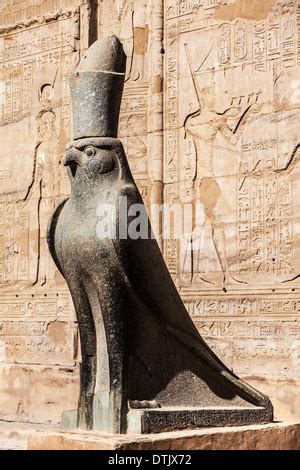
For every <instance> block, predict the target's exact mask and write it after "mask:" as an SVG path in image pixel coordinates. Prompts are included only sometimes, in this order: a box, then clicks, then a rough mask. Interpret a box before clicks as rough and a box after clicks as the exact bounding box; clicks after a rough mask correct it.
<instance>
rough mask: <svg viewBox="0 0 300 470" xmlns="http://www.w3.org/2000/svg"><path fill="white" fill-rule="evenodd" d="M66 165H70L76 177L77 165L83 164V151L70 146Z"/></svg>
mask: <svg viewBox="0 0 300 470" xmlns="http://www.w3.org/2000/svg"><path fill="white" fill-rule="evenodd" d="M64 166H68V167H70V170H71V174H72V176H73V178H75V176H76V172H77V167H78V166H82V161H81V152H79V151H78V150H77V149H76V148H74V147H68V148H67V152H66V156H65V161H64Z"/></svg>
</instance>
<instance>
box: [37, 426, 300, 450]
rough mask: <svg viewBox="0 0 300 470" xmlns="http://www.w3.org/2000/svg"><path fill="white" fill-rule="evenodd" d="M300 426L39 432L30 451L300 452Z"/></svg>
mask: <svg viewBox="0 0 300 470" xmlns="http://www.w3.org/2000/svg"><path fill="white" fill-rule="evenodd" d="M299 449H300V423H275V424H267V425H255V426H243V427H232V428H214V429H202V430H197V431H196V430H195V431H176V432H175V431H174V432H168V433H160V434H148V435H141V434H127V435H124V436H120V435H119V436H116V435H109V434H104V433H95V432H84V431H82V432H74V433H71V432H68V433H67V432H55V431H54V432H49V431H48V432H47V431H37V432H35V433H32V434H31V435H29V439H28V450H120V451H121V450H132V451H136V450H156V451H159V450H299Z"/></svg>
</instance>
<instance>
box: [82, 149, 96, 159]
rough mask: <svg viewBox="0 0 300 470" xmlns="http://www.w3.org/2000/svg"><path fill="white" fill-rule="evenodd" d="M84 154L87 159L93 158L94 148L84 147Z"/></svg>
mask: <svg viewBox="0 0 300 470" xmlns="http://www.w3.org/2000/svg"><path fill="white" fill-rule="evenodd" d="M84 153H85V154H86V156H87V157H93V156H94V155H95V154H96V150H95V149H94V147H86V148H85V149H84Z"/></svg>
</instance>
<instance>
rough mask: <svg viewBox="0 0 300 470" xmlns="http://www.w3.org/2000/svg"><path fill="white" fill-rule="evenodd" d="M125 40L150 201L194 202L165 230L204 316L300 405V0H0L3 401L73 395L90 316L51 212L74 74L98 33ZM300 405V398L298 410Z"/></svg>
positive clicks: (55, 417) (272, 387)
mask: <svg viewBox="0 0 300 470" xmlns="http://www.w3.org/2000/svg"><path fill="white" fill-rule="evenodd" d="M111 33H115V34H117V35H118V36H119V37H120V38H121V40H122V41H123V42H124V45H125V51H126V53H127V56H128V62H127V77H126V86H125V92H124V97H123V104H122V113H121V119H120V129H119V130H120V136H121V138H122V140H123V142H124V145H125V150H126V152H127V155H128V156H129V160H130V165H131V168H132V170H133V173H134V175H135V178H136V180H137V183H138V185H139V188H140V190H141V193H142V195H143V197H144V199H145V201H146V203H147V206H148V207H149V208H150V207H151V205H152V204H155V203H156V204H161V203H163V202H165V203H167V204H169V205H171V206H172V205H173V207H174V210H175V211H178V206H179V213H178V212H176V217H177V218H180V217H181V214H180V207H181V208H182V210H183V208H184V207H185V208H189V209H188V210H191V213H192V214H193V219H192V220H193V226H192V229H193V236H192V237H185V238H183V239H177V238H176V233H175V230H174V231H173V232H172V233H171V237H170V238H169V239H168V240H162V239H161V238H160V243H161V246H162V249H163V252H164V255H165V258H166V260H167V263H168V266H169V269H170V271H171V273H172V275H173V276H174V279H175V281H176V284H177V286H178V289H179V290H180V292H181V295H182V297H183V298H184V300H185V302H186V305H187V308H188V310H189V312H190V314H191V316H192V318H193V319H194V321H195V322H196V324H197V326H198V328H199V331H200V332H201V334H202V335H203V336H204V337H205V338H206V339H207V341H208V343H209V344H210V345H211V346H212V348H213V349H214V350H215V351H216V352H217V354H219V356H220V357H221V358H222V359H223V360H224V362H225V363H226V364H227V365H228V366H229V367H231V368H233V369H234V371H235V372H236V373H238V374H241V375H247V376H248V377H249V380H250V381H252V382H253V383H254V384H255V385H256V386H259V387H260V389H261V390H262V391H264V390H265V391H267V392H269V393H270V395H271V398H272V397H273V399H274V402H275V404H276V407H277V408H278V414H280V413H281V414H284V415H288V416H295V415H296V414H297V408H299V407H298V406H297V394H296V390H297V386H299V380H297V379H299V375H300V323H299V309H300V298H299V287H300V251H299V248H300V247H299V203H298V196H299V194H300V192H299V177H300V171H299V169H300V165H299V155H300V150H299V145H300V135H299V125H298V121H299V117H300V75H299V71H300V1H299V0H298V1H297V0H290V1H287V0H264V1H258V0H251V1H245V0H227V1H226V0H165V1H162V0H148V1H146V0H99V1H98V2H97V1H96V0H91V1H87V0H82V1H80V0H64V1H63V0H30V1H22V0H2V1H0V142H1V146H0V181H1V185H0V284H1V289H0V419H19V420H23V421H27V420H30V421H34V422H48V421H52V422H57V421H59V420H60V415H61V412H62V410H64V409H69V408H73V407H74V406H76V399H77V394H78V360H79V355H80V353H79V352H78V333H77V328H76V322H75V316H74V311H73V307H72V304H71V302H70V297H69V294H68V291H67V289H66V286H65V284H64V281H63V279H62V278H61V276H60V275H59V273H58V272H57V271H56V269H55V266H54V265H53V263H52V261H51V260H50V256H49V254H48V251H47V247H46V240H45V230H46V225H47V222H48V219H49V215H50V213H51V210H52V208H53V207H54V206H55V205H57V203H58V202H59V201H60V200H61V199H62V198H63V197H65V196H66V195H67V194H68V191H69V185H68V181H67V178H66V171H65V169H64V167H63V166H62V164H61V161H62V158H63V153H64V148H65V145H66V143H67V142H68V139H69V133H70V98H69V90H68V74H69V72H70V70H71V69H72V68H73V67H74V66H75V65H76V64H77V63H78V61H79V60H80V56H81V54H82V53H83V52H84V51H85V50H86V48H87V47H88V45H89V44H90V43H91V42H93V41H94V40H95V39H96V38H97V36H99V35H102V34H111ZM298 414H299V411H298Z"/></svg>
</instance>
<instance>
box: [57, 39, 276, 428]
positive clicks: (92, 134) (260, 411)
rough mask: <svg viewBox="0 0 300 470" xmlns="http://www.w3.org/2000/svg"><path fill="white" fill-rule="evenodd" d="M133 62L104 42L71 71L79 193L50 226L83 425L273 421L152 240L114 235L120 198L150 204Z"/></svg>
mask: <svg viewBox="0 0 300 470" xmlns="http://www.w3.org/2000/svg"><path fill="white" fill-rule="evenodd" d="M125 66H126V56H125V54H124V52H123V47H122V45H121V43H120V42H119V40H118V39H117V38H116V37H115V36H113V37H109V38H102V39H99V40H98V41H96V42H95V43H94V44H93V45H92V46H91V47H90V48H89V49H88V50H87V52H86V53H85V55H84V56H83V58H82V60H81V62H80V64H79V65H78V66H77V69H76V70H75V71H74V73H72V74H71V77H70V86H71V96H72V107H73V140H72V141H71V143H70V144H69V145H68V146H67V149H66V155H65V161H64V164H65V166H66V167H67V168H68V175H69V179H70V182H71V195H70V197H69V198H68V199H66V200H64V201H63V202H62V203H61V204H60V205H59V206H58V207H57V208H56V210H55V211H54V213H53V215H52V217H51V220H50V223H49V228H48V244H49V248H50V252H51V255H52V257H53V259H54V261H55V263H56V266H57V268H58V269H59V271H60V272H61V274H62V275H63V277H64V278H65V280H66V282H67V284H68V287H69V289H70V292H71V295H72V299H73V302H74V306H75V310H76V315H77V320H78V325H79V332H80V341H81V354H82V363H81V372H80V398H79V405H78V410H77V411H76V421H77V422H76V425H77V426H78V427H80V428H83V429H101V430H105V431H108V432H112V433H126V432H129V431H130V429H131V428H130V426H129V424H128V423H129V421H130V420H129V419H128V417H129V416H131V414H132V413H133V414H134V413H136V416H139V417H140V418H139V419H141V420H142V427H141V429H142V432H158V431H160V430H168V429H180V428H183V427H185V428H191V427H201V426H215V425H218V426H220V425H230V424H231V425H238V424H252V423H257V422H260V423H262V422H264V423H265V422H269V421H271V420H272V405H271V403H270V401H269V399H268V398H267V397H265V396H264V395H262V394H260V393H259V392H257V391H256V390H254V389H253V388H251V387H250V386H249V385H247V384H246V383H244V382H243V381H242V380H240V379H239V378H238V377H237V376H236V375H234V373H232V372H231V371H230V370H229V369H228V368H227V367H226V366H225V365H224V364H223V363H222V362H221V361H220V360H219V359H218V357H217V356H216V355H215V354H214V353H213V352H212V350H211V349H210V348H209V347H208V345H207V344H206V343H205V342H204V340H203V339H202V338H201V336H200V335H199V333H198V331H197V329H196V327H195V325H194V323H193V321H192V320H191V318H190V316H189V314H188V312H187V310H186V308H185V306H184V304H183V302H182V300H181V298H180V295H179V294H178V292H177V290H176V287H175V285H174V283H173V280H172V278H171V276H170V274H169V271H168V269H167V267H166V264H165V262H164V259H163V257H162V254H161V252H160V249H159V246H158V244H157V242H156V240H155V238H154V236H153V235H152V237H148V238H147V239H145V237H144V238H142V237H138V238H137V237H135V239H132V238H130V237H127V238H126V237H118V236H117V237H116V236H115V234H118V233H120V230H119V229H121V228H122V227H120V225H121V223H122V222H121V218H120V212H119V211H120V205H119V200H120V198H121V197H125V196H126V198H127V199H126V200H127V204H128V207H130V206H132V205H133V204H137V203H138V204H141V205H142V204H143V201H142V198H141V196H140V193H139V191H138V189H137V186H136V184H135V182H134V179H133V177H132V174H131V171H130V169H129V165H128V162H127V159H126V156H125V153H124V149H123V145H122V143H121V142H120V140H118V139H117V128H118V119H119V111H120V103H121V98H122V92H123V84H124V77H125ZM103 204H104V205H109V207H113V208H114V211H112V214H111V220H110V223H109V224H108V235H107V236H105V237H102V236H99V224H100V229H101V220H100V221H99V217H98V216H97V214H98V212H97V211H99V206H101V207H103V206H102V205H103ZM113 212H114V213H115V214H114V215H113ZM146 220H147V223H148V224H149V233H150V232H151V228H150V223H149V221H148V218H147V219H146ZM129 223H130V217H129V218H128V224H129ZM106 225H107V224H106ZM123 228H124V227H123ZM100 231H101V230H100Z"/></svg>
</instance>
